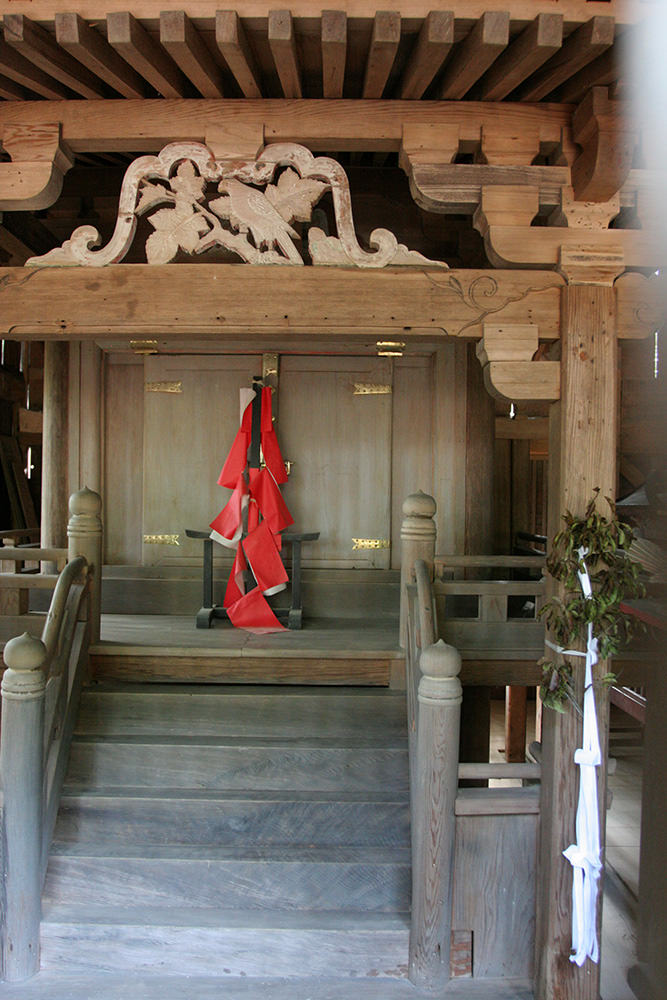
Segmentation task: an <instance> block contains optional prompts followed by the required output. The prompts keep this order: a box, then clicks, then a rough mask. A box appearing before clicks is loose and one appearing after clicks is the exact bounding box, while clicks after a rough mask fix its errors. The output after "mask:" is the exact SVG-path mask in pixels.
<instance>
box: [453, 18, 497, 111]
mask: <svg viewBox="0 0 667 1000" xmlns="http://www.w3.org/2000/svg"><path fill="white" fill-rule="evenodd" d="M509 32H510V17H509V14H508V12H507V11H505V10H502V11H486V12H485V13H484V14H482V16H481V17H480V19H479V21H478V22H477V24H476V25H475V27H474V28H473V29H472V31H471V32H470V33H469V34H468V36H467V37H466V38H464V39H463V41H462V42H461V43H460V44H459V45H458V47H457V48H456V50H455V52H454V54H453V55H452V56H451V58H450V60H449V62H448V63H447V66H446V67H445V72H444V74H443V76H442V80H441V81H440V87H439V97H440V100H441V101H455V100H459V99H460V98H462V97H465V95H466V94H467V93H468V91H469V90H470V88H471V87H472V86H473V84H475V83H477V81H478V80H479V78H480V77H481V76H482V74H483V73H485V72H486V70H487V69H488V68H489V66H490V65H491V63H492V62H493V61H494V60H495V59H496V58H497V57H498V56H499V55H500V53H501V52H502V51H503V49H504V48H506V46H507V43H508V42H509V37H510V35H509Z"/></svg>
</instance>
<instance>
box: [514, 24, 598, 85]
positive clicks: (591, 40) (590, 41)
mask: <svg viewBox="0 0 667 1000" xmlns="http://www.w3.org/2000/svg"><path fill="white" fill-rule="evenodd" d="M614 30H615V24H614V18H613V17H605V16H595V17H592V18H591V19H590V21H587V23H586V24H582V25H581V27H579V28H577V30H576V31H574V32H572V34H571V35H569V36H568V37H567V39H566V40H565V42H564V43H563V46H562V48H561V49H560V50H559V51H558V52H557V53H556V55H554V56H552V57H551V59H550V60H549V61H548V62H547V63H546V65H545V66H543V67H542V69H541V70H539V71H538V72H537V73H535V74H534V75H533V77H532V78H531V79H530V80H528V82H527V83H525V84H524V85H523V86H522V87H521V88H520V90H519V91H518V93H517V96H518V98H519V100H521V101H541V100H542V99H543V98H544V97H546V96H547V94H550V93H551V92H552V91H553V90H555V89H556V88H557V87H560V86H561V84H563V83H565V81H566V80H569V79H570V77H572V76H574V74H575V73H578V72H579V70H581V69H582V68H583V67H584V66H586V65H587V64H588V63H590V62H592V61H593V59H596V58H597V57H598V56H599V55H601V54H602V53H603V52H604V51H605V49H608V48H609V47H610V46H611V45H612V44H613V42H614Z"/></svg>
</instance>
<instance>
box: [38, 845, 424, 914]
mask: <svg viewBox="0 0 667 1000" xmlns="http://www.w3.org/2000/svg"><path fill="white" fill-rule="evenodd" d="M409 898H410V851H409V850H408V849H407V848H396V847H394V848H388V847H372V848H371V847H364V848H342V847H325V848H319V849H318V848H314V849H308V848H294V847H291V848H290V847H262V846H259V847H247V846H246V847H239V846H237V847H230V848H223V847H210V846H204V847H200V846H190V847H188V846H183V845H176V846H172V845H148V846H147V845H136V844H134V843H132V841H131V840H129V839H128V840H126V842H125V844H119V843H118V842H117V841H110V842H106V841H98V842H97V843H96V844H82V845H78V844H54V845H53V847H52V850H51V856H50V859H49V866H48V869H47V874H46V882H45V886H44V900H45V901H46V902H48V903H62V904H72V903H77V904H80V905H92V904H95V905H99V904H104V905H105V906H129V905H132V904H134V903H135V902H136V900H137V899H141V901H142V903H143V904H144V905H147V906H189V907H197V908H199V907H203V908H205V907H213V908H215V907H219V906H220V903H221V902H224V905H225V907H227V908H229V909H270V910H273V909H280V910H283V909H284V910H313V911H322V910H327V911H331V910H341V909H344V910H348V911H355V912H360V911H368V912H392V911H395V910H407V909H408V906H409Z"/></svg>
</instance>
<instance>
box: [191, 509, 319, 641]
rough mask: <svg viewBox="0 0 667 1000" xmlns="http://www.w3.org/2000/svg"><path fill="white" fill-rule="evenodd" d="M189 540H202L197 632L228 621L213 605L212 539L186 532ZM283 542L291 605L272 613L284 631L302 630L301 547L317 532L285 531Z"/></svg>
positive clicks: (200, 532)
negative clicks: (216, 620) (216, 621)
mask: <svg viewBox="0 0 667 1000" xmlns="http://www.w3.org/2000/svg"><path fill="white" fill-rule="evenodd" d="M185 534H186V535H187V537H188V538H201V539H202V540H203V542H204V566H203V604H202V606H201V608H200V609H199V611H198V612H197V618H196V623H197V628H210V627H211V623H212V621H213V619H214V618H222V619H229V615H228V614H227V611H226V610H225V608H223V607H222V606H221V605H219V604H214V603H213V539H212V538H211V537H210V534H209V532H208V531H196V530H194V529H193V528H186V529H185ZM280 537H281V538H282V540H283V542H287V544H288V545H291V546H292V572H291V573H290V580H291V583H292V604H291V606H290V607H289V608H279V609H277V610H276V609H273V613H274V615H275V616H276V618H277V619H278V621H279V622H280V623H281V624H282V625H287V628H290V629H298V628H301V619H302V615H303V609H302V606H301V543H302V542H315V541H317V539H318V538H319V537H320V533H319V531H307V532H294V531H285V532H283V534H282V535H281V536H280Z"/></svg>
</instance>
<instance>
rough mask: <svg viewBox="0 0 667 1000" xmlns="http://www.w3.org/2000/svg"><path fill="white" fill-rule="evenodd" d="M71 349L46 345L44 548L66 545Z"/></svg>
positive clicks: (49, 566) (49, 568) (48, 568)
mask: <svg viewBox="0 0 667 1000" xmlns="http://www.w3.org/2000/svg"><path fill="white" fill-rule="evenodd" d="M68 365H69V345H68V344H67V343H66V342H62V341H55V340H47V341H46V343H45V345H44V418H43V428H42V518H41V544H42V547H43V548H62V547H63V546H64V545H65V505H66V503H67V447H68V446H67V441H68V433H67V407H68V396H67V387H68ZM42 569H43V572H49V573H55V572H57V570H56V567H55V563H52V562H46V563H44V564H43V567H42Z"/></svg>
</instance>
